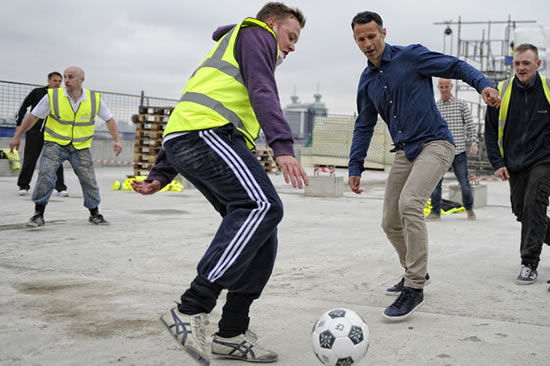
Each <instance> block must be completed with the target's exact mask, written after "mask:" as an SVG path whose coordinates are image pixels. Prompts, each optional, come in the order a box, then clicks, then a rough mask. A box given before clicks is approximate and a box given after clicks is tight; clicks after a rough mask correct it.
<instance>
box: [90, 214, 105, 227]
mask: <svg viewBox="0 0 550 366" xmlns="http://www.w3.org/2000/svg"><path fill="white" fill-rule="evenodd" d="M88 221H89V222H91V223H92V224H96V225H111V223H110V222H109V221H107V220H105V218H104V217H103V215H102V214H100V213H97V214H95V215H90V217H89V218H88Z"/></svg>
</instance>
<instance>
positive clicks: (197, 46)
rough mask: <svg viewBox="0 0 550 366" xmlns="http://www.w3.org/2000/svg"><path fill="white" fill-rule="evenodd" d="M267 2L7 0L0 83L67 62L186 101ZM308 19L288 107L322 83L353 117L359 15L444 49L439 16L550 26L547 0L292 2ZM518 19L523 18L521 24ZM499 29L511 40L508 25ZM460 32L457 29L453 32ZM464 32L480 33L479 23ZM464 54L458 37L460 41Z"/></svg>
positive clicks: (284, 98) (289, 75) (121, 85)
mask: <svg viewBox="0 0 550 366" xmlns="http://www.w3.org/2000/svg"><path fill="white" fill-rule="evenodd" d="M264 3H265V2H264V1H252V0H240V1H236V0H233V1H231V0H225V1H220V0H206V1H196V0H195V1H190V0H179V1H177V0H156V1H140V0H109V1H107V0H95V1H92V2H83V1H65V0H17V1H16V0H12V1H3V2H2V8H1V10H0V46H1V47H0V80H9V81H20V82H26V83H45V80H46V74H47V73H48V72H50V71H53V70H58V71H60V72H62V71H63V69H64V68H66V67H67V66H69V65H77V66H81V67H82V68H83V69H84V70H85V72H86V81H85V84H84V86H85V87H87V88H89V89H96V90H104V91H113V92H123V93H131V94H139V93H140V92H141V90H144V91H145V92H146V94H147V95H151V96H158V97H168V98H179V96H180V94H181V91H182V90H183V87H184V85H185V82H186V80H187V79H188V77H189V76H190V75H191V73H192V72H193V70H194V69H195V67H196V66H197V65H198V63H199V62H200V61H201V59H202V58H203V57H204V56H205V55H206V53H207V52H208V50H209V49H210V48H211V47H212V46H213V45H214V42H213V41H211V34H212V31H213V30H214V29H215V28H216V27H217V26H219V25H223V24H230V23H237V22H239V21H241V20H242V19H244V18H245V17H247V16H254V15H255V14H256V13H257V11H258V10H259V9H260V8H261V7H262V5H263V4H264ZM285 3H286V4H287V5H289V6H296V7H299V8H300V9H301V10H302V11H303V12H304V14H305V15H306V18H307V23H306V27H305V28H304V29H303V30H302V34H301V36H300V40H299V42H298V44H297V50H296V52H294V53H292V54H290V55H289V56H288V57H287V59H286V60H285V62H284V63H283V64H282V65H281V66H280V67H279V68H278V69H277V80H278V86H279V93H280V97H281V103H282V105H283V106H284V105H286V104H288V103H290V96H291V95H292V94H293V92H294V90H296V92H297V95H298V96H299V97H300V101H302V102H311V101H313V96H312V95H313V93H315V92H316V90H317V87H319V90H320V92H321V93H322V94H323V101H324V102H325V103H326V104H327V106H328V108H329V113H340V114H353V113H354V112H355V93H356V88H357V81H358V78H359V75H360V73H361V71H362V70H363V68H364V67H365V65H366V58H365V56H364V55H363V54H362V53H361V52H360V51H359V50H358V48H357V46H356V45H355V43H354V41H353V38H352V32H351V27H350V23H351V19H352V18H353V16H354V15H355V14H356V13H358V12H360V11H364V10H371V11H376V12H378V13H379V14H380V15H381V16H382V18H383V20H384V25H385V27H386V28H387V37H386V41H387V42H388V43H391V44H400V45H406V44H410V43H422V44H424V45H425V46H427V47H428V48H431V49H432V50H435V51H440V52H442V51H447V53H449V52H450V37H447V39H446V50H444V36H443V30H444V28H445V27H444V26H440V25H439V26H438V25H434V24H433V23H434V22H442V21H449V20H452V21H457V20H458V17H459V16H461V17H462V20H463V21H487V20H492V21H498V20H507V19H508V16H509V15H511V16H512V18H513V19H514V20H536V21H537V24H539V25H550V1H548V0H522V1H519V0H513V1H512V0H502V1H480V0H456V1H435V0H419V1H414V0H387V1H376V2H375V1H372V2H369V1H358V0H340V1H321V0H294V1H287V2H285ZM518 26H520V25H518ZM493 32H494V33H493V35H494V37H496V38H504V31H503V28H502V27H500V28H499V27H497V26H495V27H494V28H493ZM455 34H456V30H455ZM463 34H464V35H465V36H467V37H470V38H471V39H474V38H481V28H480V27H479V26H465V28H463ZM454 42H455V45H454V50H455V51H456V37H455V38H454Z"/></svg>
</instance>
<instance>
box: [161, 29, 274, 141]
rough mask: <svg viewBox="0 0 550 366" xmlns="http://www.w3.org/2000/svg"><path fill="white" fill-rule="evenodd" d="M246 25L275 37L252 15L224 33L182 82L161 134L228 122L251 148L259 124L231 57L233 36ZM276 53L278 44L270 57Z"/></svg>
mask: <svg viewBox="0 0 550 366" xmlns="http://www.w3.org/2000/svg"><path fill="white" fill-rule="evenodd" d="M250 26H255V27H262V28H264V29H266V30H268V31H269V32H270V33H271V34H272V35H273V37H275V39H277V36H276V35H275V32H274V31H273V30H272V29H271V28H270V27H269V26H268V25H267V24H266V23H264V22H262V21H260V20H257V19H254V18H246V19H245V20H243V21H242V22H241V23H239V24H237V25H236V26H235V27H234V28H233V29H231V31H229V32H228V33H226V34H225V35H224V36H223V37H222V38H221V39H220V40H219V41H218V43H217V44H216V46H215V47H214V48H213V49H212V50H210V52H209V53H208V55H207V56H206V57H205V58H204V60H203V61H202V63H201V64H200V65H199V67H198V68H197V69H196V70H195V72H194V73H193V75H191V78H190V79H189V81H188V82H187V84H186V85H185V88H184V90H183V93H182V95H181V98H180V101H179V103H178V104H177V106H176V108H175V109H174V111H172V114H171V115H170V119H169V120H168V123H167V125H166V128H165V130H164V136H165V137H166V136H167V135H169V134H171V133H177V132H185V131H196V130H204V129H208V128H214V127H219V126H223V125H226V124H228V123H232V124H233V125H235V127H236V128H237V129H238V130H239V131H241V132H242V134H243V135H244V137H245V139H246V142H247V145H248V146H249V147H250V148H251V149H252V148H254V146H255V144H254V140H255V139H256V138H258V134H259V133H260V124H259V123H258V119H257V118H256V114H255V113H254V110H253V109H252V106H251V104H250V98H249V96H248V90H247V88H246V86H245V84H244V80H243V78H242V75H241V70H240V68H239V63H238V62H237V59H236V58H235V45H236V42H237V36H238V34H239V32H240V31H241V29H243V28H244V27H250ZM278 54H279V46H277V55H274V57H277V56H278ZM275 61H276V60H275Z"/></svg>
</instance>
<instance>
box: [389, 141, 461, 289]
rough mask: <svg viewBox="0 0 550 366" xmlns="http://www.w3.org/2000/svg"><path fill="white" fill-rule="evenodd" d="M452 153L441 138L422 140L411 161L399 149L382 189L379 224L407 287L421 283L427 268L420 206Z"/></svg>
mask: <svg viewBox="0 0 550 366" xmlns="http://www.w3.org/2000/svg"><path fill="white" fill-rule="evenodd" d="M454 157H455V147H454V145H453V144H451V143H450V142H448V141H445V140H436V141H430V142H428V143H426V144H424V146H423V148H422V151H421V152H420V154H419V155H418V156H417V158H416V159H415V160H414V161H409V160H408V159H407V158H406V157H405V153H404V152H403V150H399V151H397V152H396V154H395V158H394V162H393V165H392V168H391V171H390V173H389V175H388V180H387V182H386V191H385V193H384V212H383V215H382V216H383V217H382V228H383V229H384V232H385V233H386V236H387V237H388V239H389V241H390V242H391V243H392V245H393V246H394V248H395V251H396V252H397V255H398V256H399V261H400V262H401V265H402V266H403V268H404V269H405V286H407V287H412V288H416V289H421V288H423V287H424V282H425V281H426V279H425V276H426V273H427V270H428V233H427V230H426V224H425V222H424V207H425V206H426V202H427V201H428V198H430V195H431V193H432V192H433V190H434V188H435V186H436V185H437V183H438V182H439V180H440V179H441V177H443V174H445V172H446V171H447V170H448V169H449V167H450V166H451V164H452V162H453V159H454Z"/></svg>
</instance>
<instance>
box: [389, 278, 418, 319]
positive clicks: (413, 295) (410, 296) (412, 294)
mask: <svg viewBox="0 0 550 366" xmlns="http://www.w3.org/2000/svg"><path fill="white" fill-rule="evenodd" d="M422 304H424V290H422V289H415V288H411V287H407V286H404V287H403V290H402V291H401V293H400V294H399V297H398V298H397V299H395V301H394V302H393V304H391V305H390V306H388V307H387V308H386V310H384V318H385V319H386V320H389V321H401V320H405V319H407V318H408V317H409V316H410V315H411V314H412V313H414V312H415V311H416V309H418V308H419V307H421V306H422Z"/></svg>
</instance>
